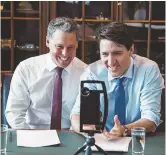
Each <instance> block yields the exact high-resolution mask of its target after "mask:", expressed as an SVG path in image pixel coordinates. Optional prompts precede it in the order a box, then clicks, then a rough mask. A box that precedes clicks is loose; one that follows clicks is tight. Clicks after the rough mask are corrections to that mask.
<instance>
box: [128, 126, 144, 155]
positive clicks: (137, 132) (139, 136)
mask: <svg viewBox="0 0 166 155" xmlns="http://www.w3.org/2000/svg"><path fill="white" fill-rule="evenodd" d="M145 130H146V129H145V128H143V127H135V128H132V129H131V135H132V154H133V155H144V148H145Z"/></svg>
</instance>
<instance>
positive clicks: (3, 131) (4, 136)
mask: <svg viewBox="0 0 166 155" xmlns="http://www.w3.org/2000/svg"><path fill="white" fill-rule="evenodd" d="M7 133H8V126H7V125H5V124H1V153H5V152H6V147H7Z"/></svg>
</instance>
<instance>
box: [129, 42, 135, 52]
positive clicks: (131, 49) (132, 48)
mask: <svg viewBox="0 0 166 155" xmlns="http://www.w3.org/2000/svg"><path fill="white" fill-rule="evenodd" d="M129 52H130V55H131V54H133V53H134V44H132V45H131V47H130V50H129Z"/></svg>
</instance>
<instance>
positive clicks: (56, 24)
mask: <svg viewBox="0 0 166 155" xmlns="http://www.w3.org/2000/svg"><path fill="white" fill-rule="evenodd" d="M56 30H61V31H64V32H69V33H70V32H75V33H76V38H77V41H78V37H79V36H78V33H79V32H78V26H77V23H76V22H75V21H73V20H72V19H70V18H67V17H58V18H55V19H53V20H51V21H50V23H49V24H48V28H47V39H50V38H51V37H52V35H53V33H54V32H55V31H56Z"/></svg>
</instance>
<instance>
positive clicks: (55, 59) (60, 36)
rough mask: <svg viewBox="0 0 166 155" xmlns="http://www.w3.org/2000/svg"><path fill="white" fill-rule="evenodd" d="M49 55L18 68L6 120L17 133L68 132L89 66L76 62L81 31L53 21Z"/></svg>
mask: <svg viewBox="0 0 166 155" xmlns="http://www.w3.org/2000/svg"><path fill="white" fill-rule="evenodd" d="M46 45H47V47H48V48H49V50H50V52H49V53H47V54H44V55H40V56H37V57H32V58H29V59H27V60H24V61H22V62H21V63H20V64H19V65H18V66H17V68H16V70H15V72H14V75H13V78H12V81H11V87H10V93H9V97H8V101H7V108H6V118H7V121H8V123H9V125H10V126H11V127H12V128H14V129H69V128H70V126H71V121H70V112H71V109H72V108H73V105H74V103H75V100H76V96H77V95H78V88H79V79H80V75H81V74H82V73H83V71H84V68H85V66H86V64H85V63H83V62H82V61H80V60H79V59H78V58H76V57H75V56H76V49H77V47H78V27H77V24H76V23H75V22H74V21H72V20H71V19H69V18H65V17H62V18H60V17H59V18H56V19H53V20H51V22H50V23H49V25H48V29H47V36H46Z"/></svg>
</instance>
